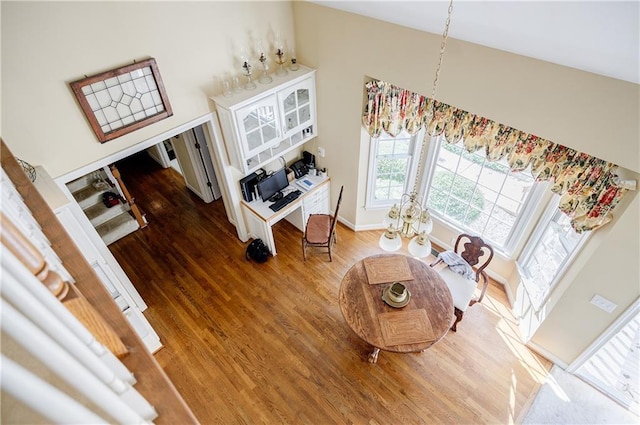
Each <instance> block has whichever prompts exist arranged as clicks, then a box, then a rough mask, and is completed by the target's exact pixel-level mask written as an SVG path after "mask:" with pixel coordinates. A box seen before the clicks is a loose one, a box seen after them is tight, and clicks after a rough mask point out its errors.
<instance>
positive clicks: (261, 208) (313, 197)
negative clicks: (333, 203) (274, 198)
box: [240, 175, 331, 255]
mask: <svg viewBox="0 0 640 425" xmlns="http://www.w3.org/2000/svg"><path fill="white" fill-rule="evenodd" d="M303 179H307V180H310V181H311V182H312V183H313V187H312V188H311V189H309V190H306V191H305V190H304V189H302V188H301V187H300V186H298V185H297V184H296V181H295V180H294V181H293V182H291V184H289V186H287V188H285V189H284V190H283V191H282V192H283V193H284V194H287V193H289V192H290V191H293V190H296V189H297V190H301V191H302V192H303V193H302V195H300V197H298V199H296V200H295V201H293V202H291V203H290V204H288V205H287V206H285V207H284V208H283V209H281V210H280V211H272V210H271V208H269V206H270V205H271V204H273V202H264V201H262V200H261V199H257V200H254V201H252V202H247V201H245V200H242V201H241V202H240V206H241V208H242V212H243V215H244V219H245V222H246V224H247V229H248V231H249V236H250V237H252V238H254V239H258V238H259V239H262V241H263V242H264V243H265V244H266V245H267V247H269V250H270V251H271V254H272V255H276V243H275V241H274V239H273V231H272V229H271V227H272V226H273V225H274V224H276V223H277V222H279V221H280V220H282V219H283V218H286V219H287V221H289V222H290V223H292V224H293V225H294V226H296V227H297V228H298V229H299V230H300V231H302V232H304V228H305V226H306V224H307V219H308V218H309V215H310V214H329V213H330V208H331V207H330V198H329V181H330V179H329V177H327V176H326V175H325V176H323V177H320V176H309V175H306V176H304V177H303Z"/></svg>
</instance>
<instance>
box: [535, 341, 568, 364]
mask: <svg viewBox="0 0 640 425" xmlns="http://www.w3.org/2000/svg"><path fill="white" fill-rule="evenodd" d="M525 346H526V347H527V348H529V349H531V350H533V351H535V352H536V353H538V354H540V355H541V356H542V357H544V358H545V359H547V360H549V361H550V362H552V363H553V364H555V365H557V366H558V367H560V368H562V369H564V370H566V369H567V368H568V367H569V365H568V364H567V363H565V362H564V361H563V360H562V359H560V358H558V357H557V356H556V355H555V354H553V353H551V352H549V351H547V350H546V349H544V348H542V347H541V346H539V345H538V344H536V343H535V342H531V341H529V342H527V343H525Z"/></svg>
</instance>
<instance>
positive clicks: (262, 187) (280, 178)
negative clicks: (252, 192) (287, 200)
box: [258, 168, 289, 201]
mask: <svg viewBox="0 0 640 425" xmlns="http://www.w3.org/2000/svg"><path fill="white" fill-rule="evenodd" d="M287 186H289V179H287V172H286V170H285V169H284V168H282V169H281V170H278V171H276V172H275V173H273V174H271V175H270V176H269V177H267V178H265V179H263V180H260V182H258V192H259V193H260V196H261V197H262V200H263V201H268V200H269V199H271V197H273V195H275V194H276V193H278V192H280V191H281V190H282V189H284V188H285V187H287Z"/></svg>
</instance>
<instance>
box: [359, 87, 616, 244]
mask: <svg viewBox="0 0 640 425" xmlns="http://www.w3.org/2000/svg"><path fill="white" fill-rule="evenodd" d="M366 88H367V94H368V101H367V104H366V105H365V110H364V116H363V124H364V126H365V128H366V129H367V131H368V132H369V134H370V135H371V136H372V137H378V136H379V135H380V133H381V132H382V131H385V132H386V133H388V134H389V135H391V136H396V135H398V134H399V133H400V132H401V131H402V130H406V131H407V132H408V133H410V134H415V133H416V132H417V131H419V130H420V129H421V128H422V127H423V126H426V127H427V130H428V131H427V133H428V134H430V135H431V136H439V135H441V134H444V137H445V140H446V141H447V142H448V143H458V142H459V141H460V140H461V139H462V140H463V143H464V146H465V148H466V149H467V151H469V152H474V151H477V150H479V149H484V150H485V152H486V155H487V159H488V160H490V161H496V160H500V159H502V158H506V159H507V161H508V163H509V166H510V168H511V170H512V171H522V170H525V169H526V168H527V167H529V166H531V173H532V175H533V177H534V178H535V179H536V180H538V181H543V180H549V181H551V182H552V187H551V190H552V191H553V192H554V193H557V194H559V195H560V205H559V208H560V210H561V211H562V212H563V213H565V214H567V215H568V216H569V217H571V225H572V226H573V228H574V229H575V230H576V231H577V232H579V233H581V232H583V231H586V230H593V229H597V228H598V227H600V226H603V225H604V224H606V223H608V222H609V221H611V219H612V215H611V212H612V210H613V209H614V207H615V206H616V205H617V204H618V203H619V202H620V200H621V199H622V197H623V196H624V194H625V193H626V192H627V190H626V189H624V188H621V187H618V186H616V185H615V184H614V183H613V177H614V170H615V168H616V165H615V164H613V163H610V162H606V161H603V160H601V159H598V158H595V157H593V156H590V155H587V154H584V153H582V152H578V151H576V150H574V149H570V148H567V147H566V146H562V145H559V144H557V143H553V142H551V141H549V140H545V139H541V138H540V137H538V136H535V135H533V134H528V133H525V132H524V131H520V130H516V129H515V128H512V127H508V126H506V125H503V124H500V123H497V122H495V121H491V120H489V119H487V118H483V117H481V116H478V115H475V114H472V113H470V112H467V111H463V110H461V109H458V108H456V107H453V106H451V105H447V104H446V103H442V102H438V101H437V100H435V101H432V100H431V99H429V98H427V97H425V96H422V95H419V94H417V93H413V92H410V91H408V90H404V89H401V88H399V87H396V86H394V85H391V84H389V83H386V82H384V81H371V82H369V83H367V85H366ZM432 102H433V116H431V114H430V113H429V112H430V108H431V104H432Z"/></svg>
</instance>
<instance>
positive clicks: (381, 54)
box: [0, 1, 640, 362]
mask: <svg viewBox="0 0 640 425" xmlns="http://www.w3.org/2000/svg"><path fill="white" fill-rule="evenodd" d="M0 7H1V13H0V15H1V19H2V29H1V30H2V34H1V35H2V81H1V83H2V89H3V92H2V136H3V138H4V140H5V141H6V142H7V144H8V145H9V147H10V148H11V150H12V151H13V153H14V154H15V155H16V156H18V157H20V158H22V159H24V160H26V161H28V162H30V163H32V164H34V165H43V166H44V167H45V169H46V170H47V171H48V172H49V174H51V175H52V176H53V177H58V176H60V175H63V174H65V173H68V172H70V171H72V170H75V169H77V168H80V167H83V166H85V165H87V164H90V163H92V162H95V161H97V160H100V159H103V158H106V157H108V156H110V155H111V154H113V153H115V152H118V151H121V150H123V149H126V148H129V147H131V146H133V145H135V144H137V143H139V142H141V141H144V140H146V139H148V138H150V137H153V136H154V135H157V134H160V133H163V132H165V131H168V130H171V129H173V128H176V127H178V126H179V125H181V124H183V123H185V122H188V121H190V120H192V119H194V118H197V117H199V116H202V115H205V114H207V113H209V112H210V111H211V110H212V104H211V102H210V101H209V100H208V97H209V96H210V95H213V94H216V93H217V92H218V91H219V89H218V87H217V86H216V85H214V79H215V78H219V77H221V76H222V75H224V74H225V73H231V72H236V70H237V69H238V65H237V63H236V62H234V51H237V47H238V46H239V45H240V44H247V43H248V40H249V39H250V38H251V37H267V36H271V37H273V33H274V32H275V31H277V30H280V31H281V32H282V34H283V36H284V37H285V38H287V39H288V40H290V41H293V34H294V29H295V36H296V47H297V52H298V56H299V59H300V61H301V63H303V64H305V65H308V66H312V67H314V68H317V69H318V73H317V95H318V124H319V135H320V136H319V137H318V140H317V141H316V142H315V143H314V145H315V146H316V147H318V146H320V147H324V148H325V149H326V157H325V158H318V162H319V166H321V167H328V169H329V173H330V175H331V177H332V182H333V186H334V187H336V186H338V185H340V184H344V185H345V198H344V201H343V204H342V206H341V212H342V214H341V215H342V217H343V218H344V219H345V220H347V221H348V222H350V223H351V224H352V225H354V226H356V227H359V228H367V227H371V226H377V225H378V223H380V220H381V217H382V212H381V211H365V210H364V208H363V205H364V195H365V192H364V188H365V185H366V169H367V154H368V143H369V140H368V137H366V134H365V133H364V132H363V131H362V128H361V125H360V116H361V112H362V104H363V103H362V102H363V82H364V80H365V79H366V78H367V76H369V77H374V78H381V79H384V80H387V81H390V82H392V83H394V84H397V85H400V86H402V87H405V88H407V89H410V90H414V91H417V92H420V93H423V94H427V95H428V94H429V93H430V90H431V87H430V86H431V81H432V79H433V72H434V69H435V65H436V60H437V52H438V49H439V45H440V40H439V36H437V35H432V34H428V33H422V32H419V31H415V30H411V29H407V28H402V27H399V26H395V25H391V24H385V23H381V22H378V21H375V20H372V19H369V18H364V17H358V16H355V15H351V14H347V13H344V12H340V11H336V10H333V9H329V8H325V7H321V6H317V5H314V4H310V3H305V2H295V3H294V4H293V7H292V5H291V3H289V2H190V3H174V2H140V3H130V2H127V3H124V2H122V3H116V2H105V3H98V2H85V3H73V2H68V3H55V2H41V3H32V2H6V1H5V2H2V3H0ZM454 25H455V17H454ZM149 56H150V57H155V58H156V60H157V61H158V65H159V68H160V72H161V74H162V77H163V80H164V83H165V86H166V88H167V92H168V95H169V98H170V100H171V104H172V107H173V110H174V116H173V117H171V118H169V119H167V120H164V121H161V122H159V123H156V124H153V125H152V126H150V127H148V128H145V129H142V130H139V131H137V132H134V133H132V134H130V135H127V136H123V137H121V138H118V139H116V140H114V141H111V142H108V143H105V144H100V143H98V142H97V141H96V139H95V136H94V135H93V133H92V131H91V129H90V127H89V126H88V124H87V123H86V121H85V119H84V117H83V115H82V113H81V111H80V109H79V107H78V106H77V104H76V102H75V100H74V97H73V95H72V93H71V91H70V90H69V88H68V85H67V84H68V82H70V81H73V80H75V79H78V78H80V77H82V76H83V75H84V74H93V73H97V72H100V71H104V70H106V69H110V68H113V67H116V66H119V65H124V64H127V63H130V62H131V61H133V60H134V59H142V58H145V57H149ZM438 98H439V99H441V100H443V101H445V102H447V103H450V104H452V105H455V106H458V107H461V108H464V109H467V110H469V111H471V112H473V113H477V114H480V115H484V116H486V117H489V118H492V119H494V120H497V121H499V122H502V123H504V124H507V125H511V126H514V127H516V128H519V129H522V130H525V131H529V132H533V133H535V134H538V135H539V136H542V137H546V138H548V139H550V140H552V141H554V142H557V143H561V144H563V145H566V146H570V147H573V148H576V149H578V150H581V151H584V152H587V153H589V154H592V155H595V156H598V157H600V158H603V159H606V160H609V161H612V162H615V163H618V164H620V165H622V166H624V167H626V168H628V169H630V170H633V171H635V172H640V165H639V164H640V153H639V149H640V144H639V143H638V141H639V140H640V137H639V134H638V133H639V129H638V124H637V117H638V116H639V115H640V111H639V106H638V102H639V99H640V96H639V89H638V85H634V84H631V83H626V82H622V81H618V80H613V79H610V78H605V77H600V76H596V75H593V74H589V73H585V72H581V71H577V70H573V69H570V68H565V67H560V66H556V65H552V64H549V63H545V62H540V61H536V60H532V59H528V58H525V57H521V56H517V55H512V54H508V53H505V52H501V51H497V50H493V49H488V48H485V47H481V46H477V45H473V44H470V43H465V42H461V41H457V40H453V39H452V40H450V42H449V45H448V48H447V55H446V57H445V64H444V68H443V73H442V76H441V84H440V86H439V91H438ZM634 195H635V194H634ZM333 200H334V201H335V197H334V198H333ZM639 203H640V197H638V196H635V197H629V198H628V199H627V200H626V202H625V205H623V206H622V207H623V208H620V209H619V211H618V212H617V216H616V221H615V222H614V223H611V224H609V225H608V226H607V227H605V228H603V229H601V230H600V231H599V232H598V233H597V234H596V235H594V237H592V238H591V240H590V241H589V243H588V246H587V247H586V248H585V251H584V254H583V255H581V257H582V258H581V260H580V261H577V262H576V264H575V265H574V266H573V267H572V269H571V270H570V271H569V273H567V276H566V278H565V279H564V281H563V283H562V286H563V288H564V290H563V293H562V294H561V296H559V297H558V299H554V300H553V305H550V306H549V307H550V308H549V309H550V311H548V312H547V313H548V319H547V321H546V322H545V323H544V325H543V327H541V328H540V329H539V331H538V333H537V334H536V335H534V339H533V340H534V342H535V343H537V344H540V345H541V346H542V347H543V348H545V349H546V350H548V351H549V352H550V353H552V354H554V355H556V356H558V357H559V358H560V359H561V360H563V361H566V362H570V361H571V360H573V359H574V358H575V356H576V353H579V352H580V351H582V350H583V349H584V348H585V347H586V346H587V345H588V344H589V343H590V342H591V341H592V340H593V339H594V338H595V337H596V336H597V335H598V334H599V333H600V331H601V330H602V329H604V328H605V327H606V326H607V325H608V324H609V323H611V322H612V321H613V320H614V318H615V317H616V316H617V315H618V314H619V313H620V311H621V309H622V307H623V306H625V305H629V304H630V303H631V302H632V301H633V300H634V299H635V297H637V296H638V292H639V289H638V266H637V264H638V261H637V260H638V258H639V257H640V248H639V247H638V238H639V236H640V235H639V233H640V231H639V229H638V226H639V224H638V222H639V219H638V214H639V210H640V208H639V207H638V205H639ZM436 232H439V233H438V235H439V237H440V238H441V239H442V240H443V241H444V242H448V240H447V239H449V240H450V236H452V235H453V232H451V231H448V232H447V229H443V228H439V229H436ZM616 256H622V257H623V258H625V259H634V260H635V262H634V261H625V262H619V261H616ZM603 259H605V260H606V262H604V264H607V262H608V263H609V264H611V263H615V266H614V267H605V266H603V261H602V260H603ZM496 265H497V268H498V269H499V272H500V273H501V274H502V275H503V276H504V277H505V278H507V277H509V276H510V275H511V274H512V273H513V269H514V266H513V261H511V260H510V259H507V258H504V259H499V260H497V261H496ZM511 289H512V290H513V289H515V288H514V287H513V288H511ZM594 291H599V292H600V293H602V295H605V296H607V297H608V298H611V299H612V300H613V301H614V302H616V303H618V304H619V305H620V308H619V309H618V310H616V311H615V312H614V314H611V315H609V314H600V312H599V311H597V310H596V311H595V312H594V310H593V308H592V307H591V306H590V305H589V304H588V299H589V298H590V296H591V294H592V292H594ZM567 323H570V324H571V325H567ZM577 328H580V332H576V331H575V330H576V329H577Z"/></svg>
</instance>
